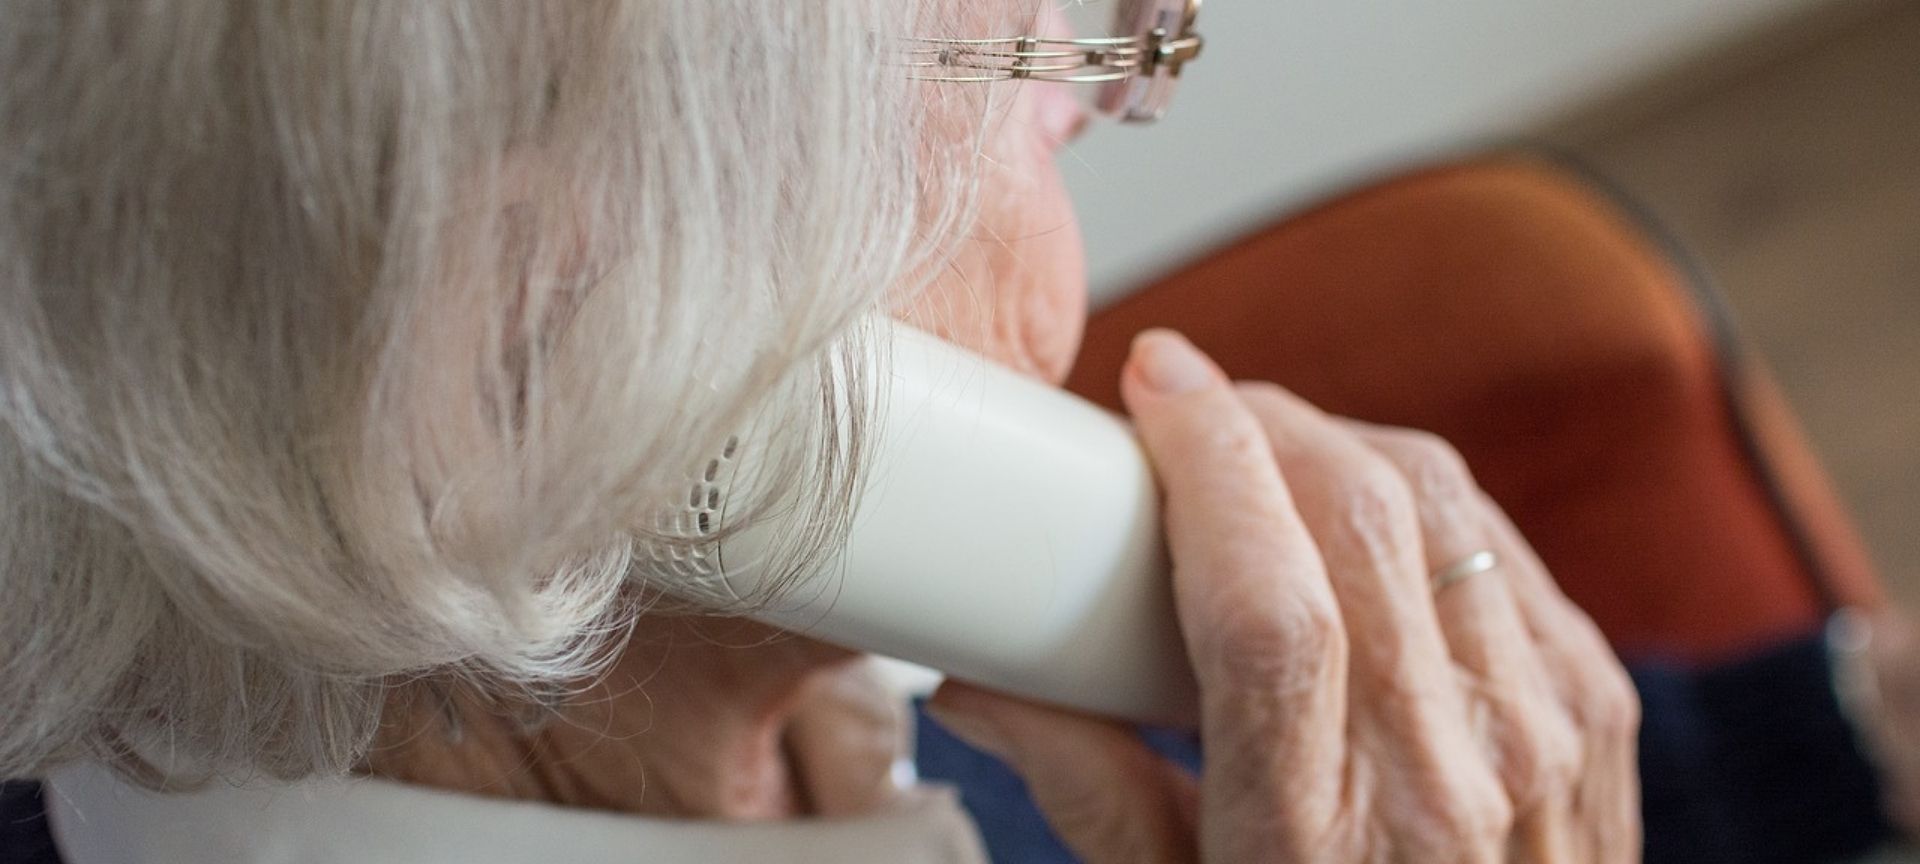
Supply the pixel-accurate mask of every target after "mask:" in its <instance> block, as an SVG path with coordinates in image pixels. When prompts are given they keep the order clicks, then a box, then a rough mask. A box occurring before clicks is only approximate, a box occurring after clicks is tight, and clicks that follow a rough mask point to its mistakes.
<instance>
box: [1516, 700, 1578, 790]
mask: <svg viewBox="0 0 1920 864" xmlns="http://www.w3.org/2000/svg"><path fill="white" fill-rule="evenodd" d="M1526 730H1527V731H1526V732H1525V733H1524V734H1523V735H1521V736H1518V737H1519V739H1520V743H1519V745H1518V746H1517V747H1516V748H1515V751H1514V752H1513V753H1512V754H1510V756H1509V757H1508V758H1509V760H1510V766H1509V767H1510V774H1511V780H1510V781H1509V784H1508V785H1509V788H1508V792H1509V794H1510V796H1511V797H1512V799H1513V800H1514V801H1515V802H1517V803H1521V804H1531V803H1535V802H1539V801H1545V800H1552V799H1554V798H1557V797H1559V796H1560V795H1562V794H1563V793H1565V792H1566V790H1568V789H1571V788H1573V785H1574V783H1575V782H1576V781H1577V780H1578V778H1579V776H1580V768H1581V760H1582V750H1581V746H1580V745H1581V742H1580V733H1579V731H1578V730H1577V729H1576V728H1575V727H1574V725H1573V721H1572V720H1571V719H1569V718H1568V717H1566V716H1565V715H1564V714H1562V713H1561V712H1560V711H1558V710H1554V711H1553V712H1552V713H1550V714H1545V715H1544V716H1539V717H1536V718H1535V719H1534V720H1533V721H1532V722H1531V723H1530V724H1529V725H1528V726H1527V727H1526Z"/></svg>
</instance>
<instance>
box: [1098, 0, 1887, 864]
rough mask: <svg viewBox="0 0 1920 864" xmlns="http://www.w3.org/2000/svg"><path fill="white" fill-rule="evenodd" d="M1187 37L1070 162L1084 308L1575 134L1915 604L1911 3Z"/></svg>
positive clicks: (1441, 18)
mask: <svg viewBox="0 0 1920 864" xmlns="http://www.w3.org/2000/svg"><path fill="white" fill-rule="evenodd" d="M1110 8H1111V7H1110V5H1109V4H1108V3H1107V2H1095V3H1089V4H1088V5H1087V6H1086V7H1085V8H1083V9H1080V10H1078V11H1077V12H1076V15H1078V16H1079V17H1080V18H1081V19H1082V20H1081V21H1080V22H1079V23H1078V28H1079V30H1080V31H1081V32H1083V33H1087V32H1095V31H1099V30H1104V25H1103V24H1102V23H1099V22H1098V21H1097V19H1099V18H1102V17H1104V16H1105V15H1106V14H1110ZM1200 30H1201V31H1202V32H1203V33H1204V34H1205V35H1206V37H1207V39H1208V46H1207V53H1206V56H1205V58H1204V60H1203V61H1202V62H1200V63H1197V64H1196V65H1194V66H1193V67H1191V68H1190V69H1189V71H1188V76H1187V79H1186V81H1185V87H1184V89H1183V90H1182V92H1181V93H1180V95H1179V97H1178V98H1177V99H1175V100H1174V105H1173V112H1172V114H1171V115H1170V117H1169V118H1168V121H1167V122H1165V123H1162V124H1160V125H1159V126H1157V127H1154V128H1152V129H1151V130H1139V129H1131V128H1112V127H1109V128H1104V129H1101V130H1099V131H1098V132H1096V133H1095V134H1092V135H1089V136H1087V137H1086V138H1085V139H1084V140H1083V141H1082V143H1080V144H1078V145H1076V146H1075V147H1074V151H1075V152H1074V154H1072V155H1070V156H1069V158H1068V159H1067V160H1066V166H1067V167H1066V170H1067V172H1068V177H1069V181H1070V183H1071V184H1072V186H1073V190H1074V194H1075V196H1076V198H1077V199H1078V201H1079V203H1080V205H1081V206H1080V213H1081V216H1082V219H1083V220H1084V222H1085V228H1086V235H1087V243H1088V250H1089V256H1090V259H1091V261H1092V267H1093V271H1092V276H1093V280H1094V291H1095V296H1096V301H1100V300H1111V299H1112V298H1115V297H1118V296H1122V295H1123V294H1124V293H1125V292H1126V291H1127V289H1129V288H1130V287H1133V286H1136V285H1138V284H1140V283H1142V282H1144V281H1147V280H1149V279H1151V278H1152V277H1154V276H1156V275H1158V274H1161V273H1164V272H1167V271H1169V270H1171V269H1174V268H1176V267H1178V266H1179V265H1180V264H1182V263H1184V262H1186V261H1188V260H1189V259H1191V258H1193V257H1195V256H1197V255H1199V254H1201V253H1203V252H1205V251H1207V250H1208V249H1209V248H1212V247H1214V246H1216V245H1218V244H1220V243H1221V242H1222V241H1223V240H1225V239H1227V238H1231V237H1233V236H1235V235H1237V234H1239V233H1241V232H1242V231H1245V230H1248V229H1251V228H1254V227H1257V226H1259V225H1262V224H1265V223H1267V222H1269V221H1271V220H1272V219H1273V218H1275V217H1276V216H1280V215H1283V214H1285V213H1287V212H1289V211H1292V210H1295V209H1298V208H1300V207H1303V206H1305V205H1307V204H1309V203H1311V202H1313V201H1315V200H1317V199H1319V198H1322V197H1324V196H1326V195H1328V194H1330V193H1333V192H1337V191H1339V190H1341V189H1342V188H1344V187H1346V186H1349V185H1352V184H1356V183H1359V182H1362V181H1364V180H1367V179H1369V178H1376V177H1379V176H1382V175H1385V174H1388V173H1391V172H1393V171H1395V170H1397V169H1400V168H1406V167H1412V166H1414V165H1417V164H1420V163H1423V162H1427V161H1432V160H1435V159H1440V158H1444V157H1446V156H1449V155H1455V154H1460V153H1463V152H1470V151H1472V150H1474V149H1476V148H1481V147H1489V146H1495V145H1501V144H1507V143H1512V142H1514V141H1516V140H1520V141H1534V142H1541V143H1544V144H1547V145H1550V146H1552V147H1555V148H1558V149H1560V150H1563V151H1566V152H1569V153H1571V154H1573V155H1575V156H1577V157H1578V158H1580V159H1581V160H1582V161H1585V162H1586V163H1588V165H1590V166H1591V167H1593V168H1595V169H1597V170H1598V171H1599V172H1600V173H1601V174H1603V175H1604V176H1606V177H1608V178H1609V179H1611V180H1612V181H1614V182H1615V183H1617V184H1619V185H1620V186H1621V187H1623V188H1624V189H1625V190H1626V191H1627V193H1628V194H1630V195H1631V196H1633V197H1635V198H1637V199H1638V200H1639V201H1640V203H1642V204H1643V205H1645V206H1646V207H1647V208H1649V209H1650V210H1651V211H1652V213H1653V215H1654V217H1655V218H1656V219H1658V220H1660V221H1662V222H1664V223H1665V225H1666V227H1667V228H1668V229H1670V230H1671V231H1672V232H1673V233H1674V234H1675V235H1677V238H1678V239H1679V240H1680V242H1681V243H1683V244H1684V245H1686V246H1687V247H1689V249H1690V250H1691V251H1692V252H1693V254H1695V255H1696V256H1698V257H1699V258H1700V259H1701V261H1702V262H1703V263H1704V265H1705V268H1706V269H1707V270H1708V271H1709V273H1710V275H1711V277H1712V278H1713V279H1714V280H1715V281H1717V282H1718V284H1719V286H1720V288H1721V289H1722V291H1723V292H1724V293H1725V295H1726V298H1727V300H1728V301H1729V302H1730V304H1731V306H1732V309H1733V314H1734V317H1735V319H1736V324H1737V326H1738V327H1739V328H1740V329H1741V330H1742V331H1743V335H1744V336H1745V337H1746V339H1747V341H1748V342H1749V344H1750V346H1751V347H1752V348H1754V349H1756V350H1757V351H1758V352H1759V353H1760V354H1761V355H1762V356H1763V357H1764V358H1766V360H1767V361H1768V362H1769V363H1770V364H1771V365H1772V367H1773V369H1774V371H1775V373H1776V375H1777V376H1778V378H1779V380H1780V382H1781V384H1782V385H1783V386H1784V388H1785V390H1786V391H1787V395H1788V398H1789V400H1790V401H1791V402H1792V403H1793V405H1794V407H1795V408H1796V409H1797V411H1798V413H1799V415H1800V418H1801V420H1802V422H1803V423H1804V424H1805V425H1806V427H1807V430H1808V432H1809V434H1810V435H1811V437H1812V439H1813V443H1814V446H1815V448H1816V450H1818V451H1819V454H1820V456H1821V457H1822V458H1823V459H1824V461H1825V463H1826V466H1827V468H1828V469H1829V471H1830V472H1831V473H1832V475H1833V478H1834V480H1835V481H1836V483H1837V485H1838V486H1839V488H1840V491H1841V494H1842V496H1843V498H1845V499H1846V502H1847V504H1848V505H1849V506H1850V507H1851V509H1852V512H1853V515H1854V517H1855V518H1856V520H1857V522H1858V525H1859V527H1860V528H1861V530H1862V532H1863V533H1864V534H1865V536H1866V540H1867V542H1868V545H1869V546H1870V547H1871V549H1872V551H1873V553H1874V555H1875V556H1876V558H1877V560H1878V563H1879V565H1880V567H1881V569H1882V571H1883V572H1884V573H1885V574H1886V576H1887V577H1888V580H1889V582H1890V584H1891V587H1892V590H1893V592H1894V593H1895V594H1896V595H1897V596H1898V597H1900V598H1901V599H1903V600H1904V602H1905V603H1906V605H1907V606H1908V608H1910V609H1920V0H1453V2H1438V0H1367V2H1359V3H1354V2H1342V0H1206V5H1205V9H1204V13H1203V15H1202V16H1201V27H1200ZM1876 860H1877V861H1880V862H1920V854H1915V853H1912V852H1905V853H1903V852H1900V851H1897V850H1889V851H1887V852H1885V853H1884V854H1883V856H1882V857H1881V858H1879V859H1876Z"/></svg>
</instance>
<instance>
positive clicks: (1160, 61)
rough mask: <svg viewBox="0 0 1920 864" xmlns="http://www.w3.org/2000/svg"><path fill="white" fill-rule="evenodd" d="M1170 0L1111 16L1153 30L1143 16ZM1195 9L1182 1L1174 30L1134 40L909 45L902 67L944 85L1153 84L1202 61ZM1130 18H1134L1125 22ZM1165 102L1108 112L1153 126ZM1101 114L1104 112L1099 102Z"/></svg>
mask: <svg viewBox="0 0 1920 864" xmlns="http://www.w3.org/2000/svg"><path fill="white" fill-rule="evenodd" d="M1168 2H1169V0H1122V2H1121V4H1120V6H1119V7H1118V9H1117V15H1116V17H1121V18H1126V17H1141V18H1143V19H1148V20H1147V22H1146V23H1148V24H1151V23H1152V22H1151V20H1150V18H1149V17H1148V13H1151V12H1152V11H1153V10H1155V9H1156V8H1158V6H1160V5H1161V4H1165V3H1168ZM1200 3H1201V0H1185V9H1184V10H1183V13H1182V14H1181V15H1180V20H1179V21H1178V22H1177V25H1176V27H1175V28H1169V27H1166V26H1150V27H1148V29H1146V30H1145V31H1144V32H1141V33H1138V34H1136V35H1133V36H1106V37H1096V38H1087V39H1059V38H1052V37H1046V36H1004V37H998V38H987V39H938V38H928V37H921V38H913V39H908V40H906V42H907V47H906V48H905V49H904V53H905V58H904V65H905V66H906V67H907V68H908V69H910V70H912V71H911V72H910V73H909V74H910V75H911V76H912V77H913V78H914V79H915V80H918V81H938V82H948V83H979V82H992V81H1019V80H1034V81H1060V82H1064V83H1069V84H1107V85H1110V86H1115V85H1117V84H1118V82H1127V81H1133V80H1135V79H1147V80H1152V79H1153V78H1155V77H1156V76H1159V75H1162V74H1164V75H1165V76H1166V77H1167V78H1168V79H1172V78H1177V77H1178V76H1179V75H1180V70H1181V69H1182V68H1183V67H1184V66H1185V65H1186V64H1187V63H1189V62H1192V61H1193V60H1194V59H1195V58H1197V57H1199V56H1200V51H1201V49H1202V48H1204V47H1205V45H1206V40H1205V39H1204V38H1203V37H1201V35H1200V34H1199V33H1197V32H1195V31H1194V29H1193V22H1194V19H1195V18H1197V17H1199V14H1200ZM1143 4H1144V6H1143ZM1129 12H1132V13H1133V14H1132V15H1131V16H1130V15H1129V14H1128V13H1129ZM1115 98H1116V99H1117V97H1115ZM1135 98H1142V97H1135ZM1165 98H1167V97H1165V96H1162V97H1161V99H1162V101H1161V103H1160V104H1158V105H1153V106H1148V107H1147V108H1146V109H1145V110H1136V107H1137V106H1135V105H1132V104H1129V105H1127V106H1125V107H1124V108H1122V107H1114V108H1107V109H1106V110H1108V111H1109V113H1119V114H1121V115H1122V117H1123V119H1126V120H1131V121H1151V120H1154V119H1158V117H1159V116H1160V114H1161V113H1162V112H1164V111H1165V104H1164V100H1165ZM1102 101H1103V103H1104V102H1106V101H1107V100H1106V99H1104V98H1103V100H1102ZM1103 108H1106V106H1105V105H1104V104H1103Z"/></svg>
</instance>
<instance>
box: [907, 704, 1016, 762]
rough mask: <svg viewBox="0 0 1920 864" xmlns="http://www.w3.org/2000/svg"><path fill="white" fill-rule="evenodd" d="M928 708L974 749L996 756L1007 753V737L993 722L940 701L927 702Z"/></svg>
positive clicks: (931, 714)
mask: <svg viewBox="0 0 1920 864" xmlns="http://www.w3.org/2000/svg"><path fill="white" fill-rule="evenodd" d="M926 708H927V714H928V715H929V716H931V717H932V718H933V719H935V720H937V721H939V722H940V725H941V726H943V727H945V728H946V730H947V731H948V732H952V733H953V734H954V735H956V736H958V737H959V738H960V740H962V741H965V742H967V743H968V744H971V745H973V746H974V749H977V750H985V751H987V752H988V753H992V754H993V755H995V756H1002V757H1004V756H1005V755H1006V753H1007V741H1006V737H1005V736H1004V735H1002V734H1001V732H1000V730H999V728H997V727H995V726H994V725H993V724H992V723H991V722H988V721H986V720H983V719H981V718H979V717H976V716H974V715H971V714H962V713H960V712H958V711H955V710H953V709H952V708H948V707H947V706H945V705H942V704H940V703H938V702H931V701H930V702H927V703H926Z"/></svg>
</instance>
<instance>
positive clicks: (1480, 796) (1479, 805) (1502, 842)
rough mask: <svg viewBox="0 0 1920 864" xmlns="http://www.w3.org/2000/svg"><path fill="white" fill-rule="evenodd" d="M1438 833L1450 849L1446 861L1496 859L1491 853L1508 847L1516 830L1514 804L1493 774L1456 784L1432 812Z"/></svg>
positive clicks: (1439, 837)
mask: <svg viewBox="0 0 1920 864" xmlns="http://www.w3.org/2000/svg"><path fill="white" fill-rule="evenodd" d="M1431 818H1432V819H1433V820H1434V822H1435V827H1436V831H1435V835H1436V839H1439V841H1440V843H1441V845H1442V846H1443V847H1444V848H1445V849H1446V850H1448V854H1446V855H1445V859H1446V860H1458V861H1486V860H1493V859H1492V858H1490V857H1489V855H1490V854H1491V853H1497V852H1498V851H1499V850H1502V849H1504V848H1506V845H1507V838H1508V837H1510V836H1511V835H1512V833H1513V824H1514V809H1513V803H1512V802H1511V801H1510V800H1508V798H1507V796H1506V795H1505V793H1503V792H1501V791H1500V789H1499V783H1498V782H1497V781H1496V780H1494V779H1493V777H1492V776H1490V772H1489V775H1488V776H1476V777H1475V778H1473V779H1471V780H1469V781H1467V782H1462V783H1458V784H1456V788H1455V789H1454V790H1453V793H1452V794H1450V795H1446V796H1442V798H1441V800H1439V801H1437V802H1436V806H1435V812H1434V813H1432V814H1431Z"/></svg>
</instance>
